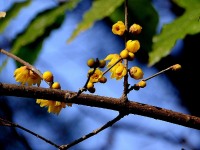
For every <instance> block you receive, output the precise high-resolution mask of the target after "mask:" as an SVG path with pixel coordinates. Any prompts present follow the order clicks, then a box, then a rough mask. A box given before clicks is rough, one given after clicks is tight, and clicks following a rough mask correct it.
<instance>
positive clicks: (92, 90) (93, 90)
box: [88, 87, 96, 93]
mask: <svg viewBox="0 0 200 150" xmlns="http://www.w3.org/2000/svg"><path fill="white" fill-rule="evenodd" d="M88 91H89V92H90V93H94V92H95V91H96V89H95V88H94V87H93V88H90V89H88Z"/></svg>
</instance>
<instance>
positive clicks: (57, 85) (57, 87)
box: [52, 82, 61, 89]
mask: <svg viewBox="0 0 200 150" xmlns="http://www.w3.org/2000/svg"><path fill="white" fill-rule="evenodd" d="M52 88H53V89H61V86H60V83H58V82H54V83H53V85H52Z"/></svg>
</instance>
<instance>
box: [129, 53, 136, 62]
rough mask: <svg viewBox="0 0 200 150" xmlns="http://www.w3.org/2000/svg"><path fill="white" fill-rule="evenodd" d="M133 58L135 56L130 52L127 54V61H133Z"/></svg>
mask: <svg viewBox="0 0 200 150" xmlns="http://www.w3.org/2000/svg"><path fill="white" fill-rule="evenodd" d="M134 58H135V55H134V54H133V53H132V52H129V53H128V60H129V61H133V60H134Z"/></svg>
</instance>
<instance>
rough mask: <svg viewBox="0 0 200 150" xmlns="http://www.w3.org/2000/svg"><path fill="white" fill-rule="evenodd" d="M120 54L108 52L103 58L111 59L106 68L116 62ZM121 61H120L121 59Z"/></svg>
mask: <svg viewBox="0 0 200 150" xmlns="http://www.w3.org/2000/svg"><path fill="white" fill-rule="evenodd" d="M120 58H121V57H120V55H118V54H110V55H108V56H107V57H106V58H105V59H104V60H111V61H110V62H109V63H108V65H107V66H106V67H107V68H110V67H111V66H112V65H113V64H114V63H116V62H117V61H118V60H119V59H120ZM121 62H122V61H121Z"/></svg>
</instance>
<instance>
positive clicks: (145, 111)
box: [0, 83, 200, 130]
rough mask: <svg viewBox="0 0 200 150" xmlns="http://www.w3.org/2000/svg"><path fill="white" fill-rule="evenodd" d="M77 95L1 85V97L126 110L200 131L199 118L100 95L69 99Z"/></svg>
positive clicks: (45, 89) (46, 89) (44, 89)
mask: <svg viewBox="0 0 200 150" xmlns="http://www.w3.org/2000/svg"><path fill="white" fill-rule="evenodd" d="M75 94H77V93H76V92H71V91H64V90H55V89H49V88H41V87H33V86H22V85H15V84H6V83H3V84H2V83H0V95H7V96H17V97H29V98H37V99H48V100H53V101H60V102H65V103H74V104H79V105H85V106H91V107H99V108H105V109H111V110H115V111H123V110H126V111H128V113H130V114H137V115H141V116H146V117H150V118H154V119H159V120H163V121H167V122H171V123H174V124H178V125H182V126H185V127H190V128H194V129H198V130H200V118H199V117H195V116H191V115H187V114H182V113H179V112H175V111H172V110H167V109H164V108H160V107H155V106H151V105H147V104H142V103H137V102H132V101H127V102H123V101H122V100H121V99H117V98H111V97H103V96H98V95H89V94H81V95H79V96H78V97H76V98H74V99H68V98H70V97H71V96H73V95H75Z"/></svg>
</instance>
